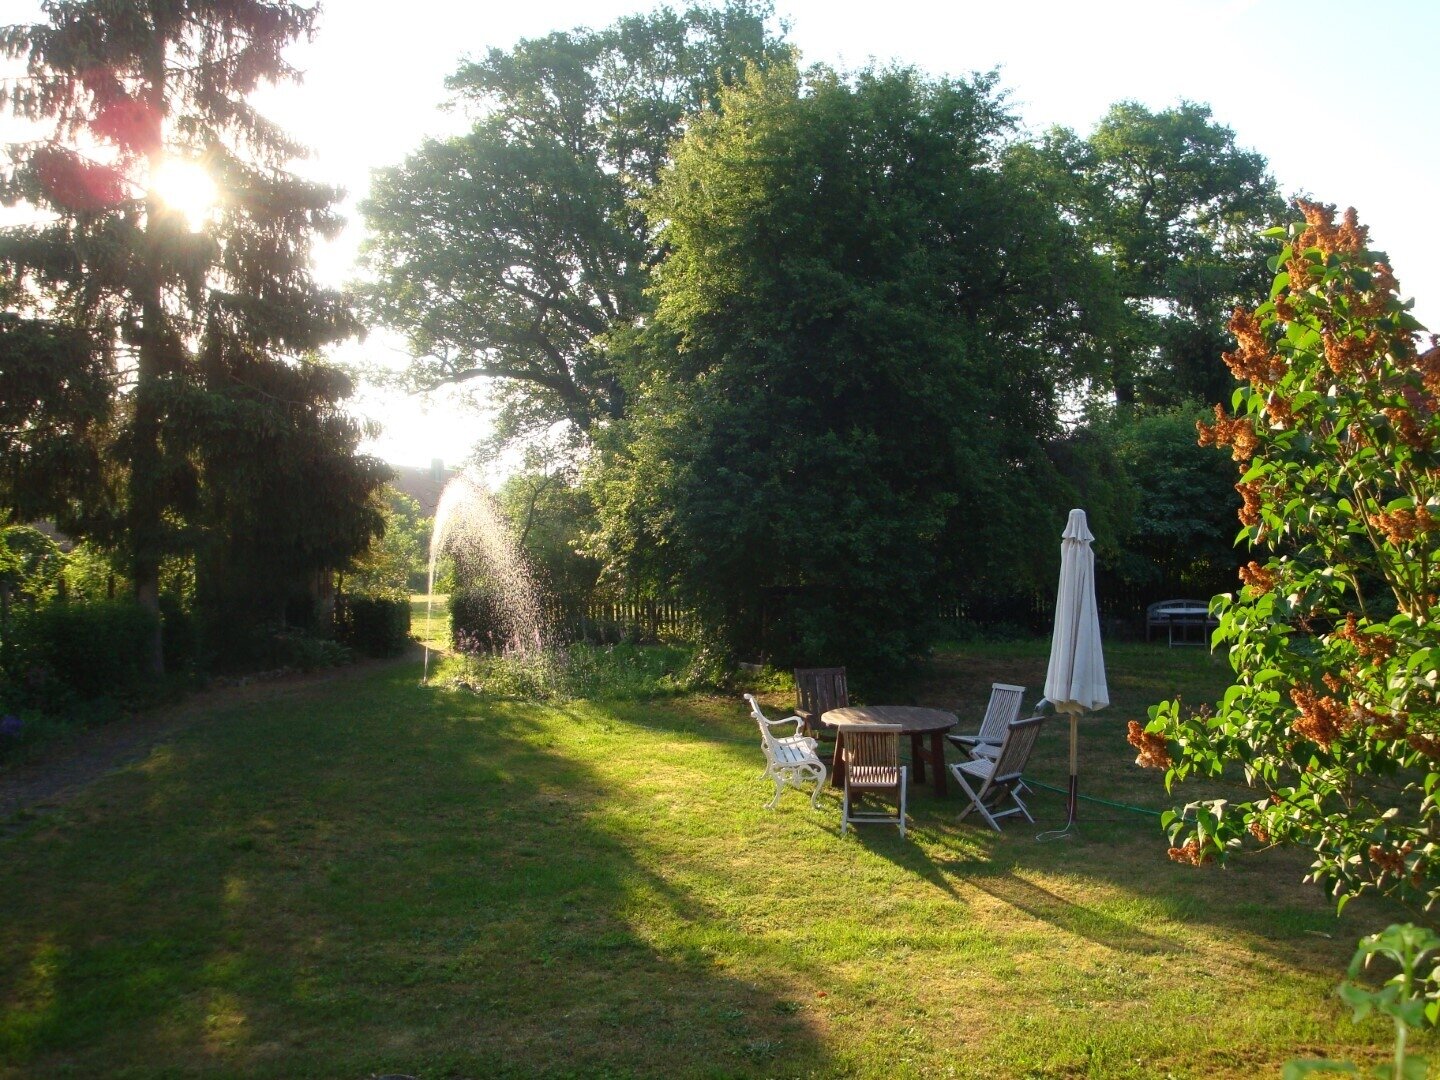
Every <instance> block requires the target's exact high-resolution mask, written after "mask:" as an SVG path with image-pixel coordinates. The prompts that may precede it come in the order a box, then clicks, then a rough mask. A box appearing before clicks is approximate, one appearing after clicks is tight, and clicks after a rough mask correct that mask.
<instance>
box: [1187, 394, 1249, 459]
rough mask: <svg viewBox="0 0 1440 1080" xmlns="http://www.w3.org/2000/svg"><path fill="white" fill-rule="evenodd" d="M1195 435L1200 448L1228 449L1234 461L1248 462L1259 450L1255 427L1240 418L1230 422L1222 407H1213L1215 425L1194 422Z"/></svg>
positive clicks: (1199, 421)
mask: <svg viewBox="0 0 1440 1080" xmlns="http://www.w3.org/2000/svg"><path fill="white" fill-rule="evenodd" d="M1195 434H1196V435H1197V436H1198V437H1199V442H1200V445H1201V446H1228V447H1230V456H1231V457H1232V458H1234V459H1235V460H1236V461H1249V460H1250V459H1251V458H1252V457H1254V456H1255V451H1256V450H1258V449H1259V448H1260V440H1259V439H1258V438H1256V436H1255V425H1253V424H1252V423H1250V421H1249V420H1247V419H1245V418H1244V417H1240V416H1237V417H1235V418H1234V419H1233V420H1232V419H1231V418H1230V417H1228V416H1226V415H1225V407H1224V406H1223V405H1216V406H1215V423H1213V424H1207V423H1205V421H1204V420H1196V421H1195Z"/></svg>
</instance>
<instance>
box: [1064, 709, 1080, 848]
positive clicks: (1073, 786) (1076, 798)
mask: <svg viewBox="0 0 1440 1080" xmlns="http://www.w3.org/2000/svg"><path fill="white" fill-rule="evenodd" d="M1077 727H1079V723H1078V718H1077V717H1076V715H1075V714H1074V713H1071V714H1070V819H1069V820H1068V821H1067V822H1065V826H1066V828H1069V827H1070V826H1071V825H1073V824H1075V810H1076V808H1077V807H1078V805H1079V802H1080V770H1079V767H1078V765H1077V757H1078V755H1077V753H1076V743H1077V741H1078V740H1077V736H1076V728H1077Z"/></svg>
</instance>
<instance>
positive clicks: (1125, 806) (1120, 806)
mask: <svg viewBox="0 0 1440 1080" xmlns="http://www.w3.org/2000/svg"><path fill="white" fill-rule="evenodd" d="M1025 783H1026V784H1028V785H1029V786H1030V787H1038V788H1044V789H1045V790H1046V791H1055V792H1059V793H1060V794H1061V795H1069V794H1070V789H1069V788H1058V787H1054V786H1052V785H1050V784H1042V783H1041V782H1040V781H1039V780H1026V781H1025ZM1076 798H1078V799H1084V800H1085V801H1086V802H1093V803H1099V804H1100V805H1101V806H1113V807H1115V808H1116V809H1117V810H1133V811H1135V813H1137V814H1149V815H1151V816H1152V817H1159V816H1160V813H1161V812H1160V811H1159V810H1147V809H1146V808H1145V807H1143V806H1131V805H1130V804H1129V803H1123V802H1111V801H1110V800H1109V799H1097V798H1096V797H1095V796H1094V795H1079V794H1077V795H1076Z"/></svg>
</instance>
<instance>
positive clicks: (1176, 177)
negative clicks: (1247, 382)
mask: <svg viewBox="0 0 1440 1080" xmlns="http://www.w3.org/2000/svg"><path fill="white" fill-rule="evenodd" d="M1022 152H1024V153H1025V154H1027V155H1029V154H1034V155H1037V156H1038V162H1037V168H1039V169H1041V170H1042V171H1044V172H1048V173H1049V176H1050V182H1051V183H1052V184H1053V185H1054V186H1053V187H1052V189H1051V190H1052V195H1053V197H1054V198H1055V199H1056V200H1057V201H1058V202H1059V203H1060V204H1061V205H1063V206H1064V207H1065V208H1066V210H1067V211H1068V212H1069V213H1071V214H1073V215H1074V217H1075V219H1076V220H1077V222H1078V223H1079V225H1080V228H1081V232H1082V234H1083V235H1084V237H1085V238H1086V240H1087V241H1088V242H1089V243H1090V244H1092V245H1093V246H1094V248H1095V249H1096V251H1098V252H1099V253H1101V254H1102V255H1103V256H1104V258H1105V262H1106V264H1107V265H1108V266H1109V267H1110V269H1111V271H1112V273H1113V275H1114V279H1113V288H1114V289H1115V290H1116V293H1117V295H1118V296H1119V297H1120V298H1121V299H1123V301H1124V303H1125V305H1126V309H1127V314H1128V318H1126V319H1125V320H1123V321H1122V322H1120V323H1119V324H1117V325H1116V326H1115V327H1114V328H1113V331H1112V334H1111V336H1110V338H1109V346H1108V353H1109V365H1108V373H1107V378H1106V379H1105V380H1104V382H1103V384H1102V385H1103V387H1104V389H1105V390H1106V391H1108V392H1111V393H1113V394H1114V395H1115V397H1116V398H1117V399H1118V400H1119V401H1120V402H1121V403H1122V404H1126V403H1131V402H1148V403H1151V404H1161V405H1171V404H1175V403H1178V402H1179V401H1183V400H1185V399H1187V398H1190V399H1194V398H1198V399H1200V400H1204V401H1216V400H1219V399H1221V398H1222V397H1228V395H1229V393H1230V389H1231V386H1232V383H1231V381H1230V380H1229V378H1228V375H1227V373H1226V372H1225V370H1224V368H1223V366H1222V365H1220V364H1218V363H1216V357H1218V356H1219V355H1220V353H1221V352H1222V351H1223V350H1224V349H1225V348H1227V347H1228V346H1229V344H1230V339H1229V337H1228V335H1227V332H1226V329H1225V321H1226V319H1227V318H1228V317H1229V313H1230V311H1231V309H1232V308H1233V307H1234V306H1235V305H1236V304H1238V303H1240V302H1241V301H1242V300H1243V299H1244V298H1246V297H1248V296H1252V295H1254V294H1255V293H1256V292H1258V291H1259V290H1260V289H1262V288H1264V284H1265V282H1264V266H1265V255H1264V254H1263V251H1262V250H1261V248H1260V246H1259V244H1258V241H1257V239H1256V238H1257V236H1258V234H1259V232H1260V231H1261V230H1263V229H1265V228H1268V227H1269V226H1271V225H1274V224H1276V223H1277V222H1279V221H1280V220H1281V219H1282V218H1283V217H1284V215H1285V204H1284V201H1283V200H1282V199H1281V198H1280V196H1279V194H1278V192H1277V190H1276V186H1275V181H1274V180H1273V179H1272V178H1271V177H1270V176H1269V174H1268V173H1267V172H1266V162H1265V159H1264V158H1263V157H1262V156H1261V155H1260V154H1258V153H1255V152H1254V151H1252V150H1245V149H1242V148H1241V147H1239V146H1237V145H1236V143H1235V135H1234V132H1232V131H1231V130H1230V129H1229V128H1227V127H1225V126H1223V125H1221V124H1218V123H1216V122H1215V121H1214V119H1213V118H1212V115H1211V112H1210V109H1209V107H1208V106H1205V105H1199V104H1195V103H1192V102H1185V103H1182V104H1180V105H1178V106H1176V107H1175V108H1171V109H1164V110H1161V111H1159V112H1152V111H1151V110H1149V109H1147V108H1145V107H1144V106H1143V105H1140V104H1138V103H1136V102H1133V101H1122V102H1120V103H1118V104H1116V105H1114V106H1112V108H1111V109H1110V111H1109V113H1108V114H1107V115H1106V116H1105V117H1104V119H1102V120H1101V121H1100V123H1099V124H1098V125H1096V127H1095V130H1094V131H1093V132H1092V133H1091V134H1090V136H1089V138H1086V139H1080V138H1079V137H1077V136H1076V135H1075V134H1074V132H1072V131H1070V130H1068V129H1065V128H1057V129H1055V130H1053V131H1051V132H1050V133H1049V134H1048V135H1047V136H1046V137H1045V138H1044V139H1043V140H1042V141H1041V143H1040V144H1039V145H1038V146H1036V147H1033V148H1032V147H1025V148H1023V151H1022Z"/></svg>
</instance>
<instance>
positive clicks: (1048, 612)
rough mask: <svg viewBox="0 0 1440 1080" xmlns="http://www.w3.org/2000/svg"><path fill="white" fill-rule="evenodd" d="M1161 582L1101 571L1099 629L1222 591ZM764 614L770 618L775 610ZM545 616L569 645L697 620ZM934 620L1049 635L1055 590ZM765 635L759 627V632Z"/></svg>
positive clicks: (654, 612)
mask: <svg viewBox="0 0 1440 1080" xmlns="http://www.w3.org/2000/svg"><path fill="white" fill-rule="evenodd" d="M1227 587H1232V586H1228V585H1226V584H1222V583H1220V582H1212V583H1210V584H1209V585H1195V584H1190V585H1184V584H1180V583H1176V582H1160V583H1157V584H1154V585H1150V586H1146V587H1141V586H1135V585H1132V584H1130V583H1128V582H1124V581H1121V580H1120V579H1118V578H1115V577H1111V576H1109V575H1106V574H1104V573H1101V574H1098V575H1097V576H1096V581H1095V592H1096V601H1097V603H1098V605H1099V608H1100V620H1101V625H1102V627H1103V628H1104V632H1105V634H1106V636H1107V637H1143V636H1144V632H1145V608H1146V606H1147V605H1149V604H1152V603H1154V602H1156V601H1158V600H1173V599H1182V598H1186V599H1195V600H1209V599H1210V597H1211V596H1212V595H1213V594H1214V593H1216V592H1218V591H1221V590H1222V589H1223V588H1227ZM767 614H769V615H773V612H768V613H767ZM546 615H547V616H548V618H549V621H550V625H552V626H553V627H555V628H556V630H557V631H558V632H559V634H560V636H561V637H562V638H564V639H565V640H569V641H589V642H592V643H597V644H613V643H616V642H620V641H635V642H655V641H671V640H677V639H686V638H689V637H691V636H693V634H694V632H695V629H696V619H695V616H694V615H693V613H691V612H689V611H687V610H686V609H685V608H684V607H683V606H681V605H680V604H679V603H676V602H675V601H673V600H623V601H615V600H607V601H602V600H590V601H586V602H581V603H552V604H550V605H549V606H548V607H547V610H546ZM934 615H935V617H936V618H937V619H938V620H939V621H940V622H941V623H945V624H962V623H969V624H972V625H975V626H982V627H997V626H1008V627H1013V628H1015V629H1017V630H1021V631H1025V632H1028V633H1032V634H1045V633H1048V632H1049V630H1050V627H1051V625H1052V620H1053V619H1054V616H1055V593H1054V591H1053V590H1039V589H1037V590H1032V591H1025V592H1017V593H1014V594H1011V595H1008V596H999V595H994V594H989V593H986V594H976V595H970V596H950V597H943V598H937V600H936V603H935V608H934ZM761 632H762V634H763V632H764V631H763V628H762V631H761Z"/></svg>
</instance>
